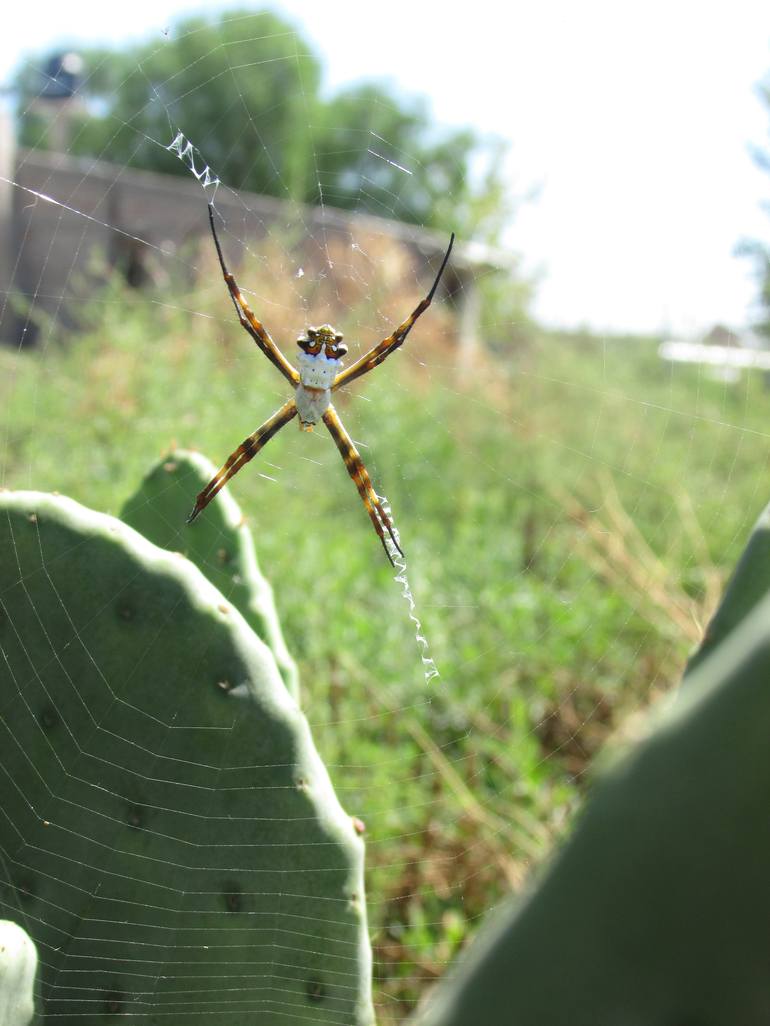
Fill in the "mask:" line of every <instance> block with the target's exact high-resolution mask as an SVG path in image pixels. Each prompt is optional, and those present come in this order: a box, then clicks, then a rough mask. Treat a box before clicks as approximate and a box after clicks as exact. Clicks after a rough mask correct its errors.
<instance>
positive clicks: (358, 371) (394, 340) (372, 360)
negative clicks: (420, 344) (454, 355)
mask: <svg viewBox="0 0 770 1026" xmlns="http://www.w3.org/2000/svg"><path fill="white" fill-rule="evenodd" d="M454 241H455V233H454V232H452V235H451V237H450V239H449V245H448V246H447V251H446V253H445V254H444V259H443V260H442V261H441V267H439V269H438V274H437V275H436V280H435V281H434V282H433V285H432V286H431V290H430V292H429V293H428V295H427V296H426V297H425V299H423V300H421V302H419V303H418V304H417V306H416V307H415V309H414V310H413V311H412V312H411V313H410V314H409V316H408V317H407V319H406V320H405V321H404V323H403V324H400V325H399V326H398V327H397V328H396V330H395V331H394V332H393V333H392V334H391V335H388V337H387V338H384V339H383V340H382V342H380V343H379V344H378V345H376V346H374V348H373V349H370V350H369V352H368V353H365V354H364V355H363V356H362V357H361V358H360V359H359V360H356V362H355V363H353V364H351V365H350V367H348V369H347V370H344V371H340V373H339V374H338V375H337V377H336V378H335V379H334V384H333V385H332V391H336V390H337V389H338V388H341V387H342V386H343V385H348V384H350V382H351V381H354V380H355V379H356V378H360V377H361V375H362V374H368V373H369V371H370V370H374V368H375V367H378V366H379V365H380V364H381V363H382V361H383V360H385V359H387V358H388V357H389V356H390V354H391V353H393V352H395V350H396V349H398V347H399V346H401V345H403V344H404V341H405V340H406V336H407V335H408V334H409V332H410V331H411V330H412V327H413V326H414V322H415V321H416V320H417V318H418V317H419V316H420V314H423V313H425V311H426V310H427V309H428V307H429V306H430V304H431V302H432V300H433V296H434V295H435V292H436V289H437V288H438V283H439V282H440V281H441V275H442V274H443V273H444V268H445V267H446V265H447V261H448V260H449V254H450V253H451V252H452V246H453V245H454Z"/></svg>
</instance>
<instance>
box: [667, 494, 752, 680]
mask: <svg viewBox="0 0 770 1026" xmlns="http://www.w3.org/2000/svg"><path fill="white" fill-rule="evenodd" d="M768 591H770V506H768V507H767V508H766V509H765V510H764V511H763V512H762V515H761V516H760V518H759V520H758V521H757V522H756V524H755V525H754V530H753V531H752V532H751V537H750V538H749V541H748V544H747V546H746V548H745V549H744V551H743V555H742V556H741V558H740V559H739V560H738V565H737V566H736V568H735V570H734V571H733V573H732V576H731V577H730V580H729V581H728V584H727V588H726V590H725V594H724V596H723V598H722V601H721V602H720V603H719V608H718V609H717V611H716V613H715V614H714V616H713V617H712V620H711V623H710V624H709V625H708V629H707V630H706V635H705V637H704V638H703V643H702V644H701V646H700V648H699V649H698V650H697V652H695V654H694V655H693V657H692V659H691V660H690V663H689V665H688V667H687V673H686V675H685V681H688V680H689V679H690V678H691V675H692V671H693V670H694V669H695V668H696V666H699V665H700V663H702V662H703V660H704V659H705V658H706V656H707V655H708V654H709V653H710V652H711V651H713V649H714V648H716V646H717V645H720V644H721V643H722V641H723V640H724V639H725V638H726V637H727V635H728V634H729V633H730V632H731V631H732V630H734V628H735V627H736V626H737V625H738V624H739V623H740V622H741V621H742V620H743V619H744V618H745V617H746V616H747V615H748V613H750V612H751V610H752V609H753V608H754V606H756V605H757V603H758V602H760V601H761V600H762V599H763V598H764V597H765V595H766V594H767V593H768Z"/></svg>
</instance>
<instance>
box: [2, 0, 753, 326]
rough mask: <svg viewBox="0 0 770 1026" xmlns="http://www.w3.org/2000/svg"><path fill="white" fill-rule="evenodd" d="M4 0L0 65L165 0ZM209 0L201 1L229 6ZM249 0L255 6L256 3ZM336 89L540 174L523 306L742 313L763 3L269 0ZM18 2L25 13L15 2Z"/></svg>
mask: <svg viewBox="0 0 770 1026" xmlns="http://www.w3.org/2000/svg"><path fill="white" fill-rule="evenodd" d="M36 6H37V11H35V10H34V9H33V11H32V12H30V9H29V8H25V7H24V6H23V5H18V4H14V5H11V6H10V7H9V8H8V10H7V11H6V12H5V13H4V15H3V22H4V24H3V32H2V34H1V35H0V82H3V81H7V80H8V78H9V76H10V73H11V71H12V69H13V68H14V67H15V66H16V64H17V63H18V61H19V59H20V58H21V56H22V55H24V54H28V53H40V52H41V51H43V50H46V49H47V48H49V47H51V48H53V47H55V46H57V45H60V44H63V43H67V44H72V43H73V42H77V41H79V40H81V41H84V42H86V41H87V42H93V41H126V40H128V39H129V38H146V37H147V36H152V35H156V36H157V38H158V39H159V40H160V38H161V36H160V33H161V32H162V30H163V29H165V28H167V27H168V25H169V24H170V23H171V22H172V21H173V20H174V19H175V17H176V16H178V15H179V14H180V13H188V12H190V11H194V10H200V9H201V5H199V4H194V3H192V4H188V3H184V2H182V0H131V2H130V3H126V4H111V5H109V8H108V5H106V4H104V3H103V2H102V0H99V2H98V3H97V2H95V0H92V2H89V0H67V2H66V3H65V2H61V0H59V2H57V3H53V2H52V0H45V2H44V3H42V4H38V5H36ZM243 6H244V4H242V3H241V4H239V3H238V2H236V0H227V2H222V0H208V2H207V3H206V4H205V11H207V12H208V13H211V12H212V11H215V10H223V9H233V8H237V7H241V8H243ZM261 6H262V5H261V4H256V5H254V9H259V8H260V7H261ZM270 6H271V7H272V9H273V10H275V11H277V12H278V13H281V14H284V15H288V16H289V17H290V18H292V19H293V20H294V21H295V22H296V23H297V25H298V27H299V28H300V29H301V30H302V31H303V32H304V34H305V35H306V36H307V37H308V38H309V39H310V41H311V42H312V43H313V44H314V46H315V48H316V49H317V51H318V53H319V55H320V57H321V59H322V60H323V62H324V65H325V71H326V85H327V88H328V89H333V88H335V87H337V86H339V85H341V84H343V83H346V82H350V81H354V80H357V79H360V78H363V77H376V78H379V79H383V78H387V79H389V80H390V81H392V82H394V83H396V84H397V86H398V87H399V88H400V89H401V90H403V91H404V92H406V93H421V94H424V95H425V96H427V97H428V99H429V101H430V103H431V105H432V110H433V113H434V114H435V117H436V119H437V120H438V121H439V122H443V123H447V124H470V125H474V126H476V127H478V128H479V129H481V130H483V131H487V132H493V133H495V134H498V135H500V136H503V137H504V138H506V139H509V140H510V141H511V143H512V159H511V179H512V182H513V183H514V185H515V187H516V189H517V190H518V191H520V192H523V191H525V190H526V189H528V188H530V187H532V186H540V192H539V198H538V199H537V200H536V201H535V202H533V203H531V204H528V205H527V207H526V208H525V209H524V210H523V211H522V212H521V213H520V215H519V217H518V220H517V222H516V226H515V230H514V232H513V234H512V238H511V244H512V246H513V247H514V248H515V249H516V250H517V251H519V252H520V253H521V254H522V255H523V256H524V258H525V261H526V265H527V266H528V267H529V268H530V269H535V268H542V270H543V272H544V276H543V280H542V283H541V285H540V287H539V290H538V299H537V303H536V311H535V312H536V313H537V314H538V315H539V316H540V317H541V318H542V319H543V320H545V321H546V322H548V323H552V324H563V325H570V326H577V325H580V324H587V325H590V326H591V327H593V328H595V329H598V330H602V329H607V330H612V329H616V330H625V329H628V330H657V329H660V328H664V329H667V330H671V331H673V332H678V333H691V332H693V331H696V330H698V329H700V328H703V327H707V326H709V325H710V324H712V323H713V322H715V321H722V322H725V323H727V324H729V325H732V326H735V327H740V326H741V325H744V324H745V323H746V322H747V321H748V320H749V319H750V316H751V311H750V304H751V302H752V300H753V298H754V296H755V293H756V287H755V284H754V282H753V280H752V276H751V275H752V270H751V264H750V262H749V261H746V260H739V259H738V258H736V257H735V256H734V255H733V250H734V247H735V245H736V244H737V242H738V241H739V240H740V239H741V238H744V237H761V238H764V239H765V240H770V218H768V217H767V215H766V214H764V213H763V212H762V210H761V209H760V203H761V202H762V201H763V200H770V176H766V175H763V174H762V173H760V172H759V171H758V170H757V169H756V168H755V167H754V165H753V163H752V160H751V158H750V156H749V153H748V146H749V145H750V144H752V143H753V144H755V145H767V146H768V148H770V136H769V134H768V126H769V125H770V115H768V112H767V111H766V109H765V108H764V107H763V105H762V104H761V103H760V101H759V100H758V98H757V96H756V91H755V87H756V85H757V83H758V82H759V81H760V80H761V79H762V78H763V77H764V76H765V75H767V74H768V72H770V3H767V0H732V2H731V3H730V4H729V5H728V4H727V3H720V4H707V3H704V2H703V0H700V2H690V0H647V2H646V3H645V4H638V3H630V2H621V0H614V2H608V0H583V2H581V3H574V2H567V0H521V2H519V3H517V4H513V5H511V6H510V8H509V10H508V11H507V12H506V13H501V10H502V5H501V4H500V3H499V0H494V2H493V0H476V2H475V3H473V4H470V5H453V6H452V7H450V6H448V5H444V4H439V3H437V2H435V0H434V2H432V3H424V4H420V3H417V2H414V0H411V2H406V0H387V2H385V3H382V4H374V3H368V4H365V3H361V2H360V0H359V2H358V3H353V2H350V0H348V2H343V0H323V2H319V0H281V2H276V3H273V4H271V5H270ZM30 13H32V16H31V17H30Z"/></svg>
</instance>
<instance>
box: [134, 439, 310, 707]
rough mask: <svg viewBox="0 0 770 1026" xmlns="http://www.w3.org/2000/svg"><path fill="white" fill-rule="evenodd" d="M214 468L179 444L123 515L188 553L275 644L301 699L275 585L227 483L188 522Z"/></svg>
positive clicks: (143, 530)
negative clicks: (265, 571) (262, 565)
mask: <svg viewBox="0 0 770 1026" xmlns="http://www.w3.org/2000/svg"><path fill="white" fill-rule="evenodd" d="M216 471H217V468H216V467H215V466H214V464H213V463H210V462H209V460H207V459H206V457H205V456H201V455H200V453H197V452H188V451H186V450H184V449H177V450H176V451H175V452H173V453H171V454H170V455H168V456H166V457H165V458H164V459H162V460H160V462H159V463H157V464H156V465H155V466H154V467H153V468H152V470H150V472H149V473H148V474H147V476H146V477H145V478H144V480H143V481H142V483H141V484H140V486H139V488H138V489H137V490H136V492H135V493H134V494H133V495H132V496H131V498H130V499H128V501H127V502H126V503H125V505H124V506H123V509H122V510H121V513H120V518H121V520H124V521H125V522H126V523H127V524H130V525H131V527H133V528H134V529H135V530H137V531H139V533H140V534H143V535H144V537H145V538H147V539H149V541H151V542H154V543H155V545H160V547H161V548H163V549H170V550H171V551H172V552H182V553H184V555H185V556H187V558H188V559H190V560H192V562H193V563H195V565H196V566H197V567H198V568H199V569H200V570H202V571H203V573H204V574H205V575H206V577H208V579H209V580H210V581H211V583H212V584H213V585H214V587H215V588H218V589H219V591H221V592H222V594H223V595H224V596H225V597H226V598H227V599H228V600H229V601H230V602H232V604H233V605H234V606H235V607H236V609H238V611H239V612H240V613H241V614H242V615H243V616H244V618H245V619H246V620H247V622H248V623H249V624H251V627H252V628H253V630H255V631H256V632H257V635H258V636H259V637H260V638H262V640H263V641H264V642H265V643H266V644H267V645H268V646H269V647H270V648H271V649H272V652H273V655H274V657H275V661H276V663H277V664H278V669H279V671H280V673H281V676H282V677H283V679H284V683H285V684H286V687H287V688H288V689H289V692H290V693H291V694H292V696H293V697H294V698H296V699H299V681H298V676H297V666H296V664H295V662H294V660H293V659H292V658H291V656H290V655H289V650H288V649H287V647H286V642H285V641H284V639H283V634H282V632H281V624H280V621H279V619H278V613H277V612H276V608H275V602H274V600H273V591H272V588H271V587H270V585H269V583H268V582H267V581H266V580H265V578H264V577H263V576H262V574H261V573H260V570H259V566H258V564H257V556H256V551H255V549H254V539H253V537H252V534H251V531H250V530H249V528H248V526H247V524H246V521H245V520H244V517H243V513H242V512H241V509H240V506H239V505H238V503H237V502H236V501H235V499H234V498H233V497H232V495H231V494H230V491H229V489H227V488H224V489H223V490H222V491H221V492H220V493H219V495H218V496H217V497H216V499H215V500H214V501H213V502H212V503H211V504H210V506H209V507H208V508H207V510H206V515H205V517H199V518H198V520H196V521H195V523H194V524H188V523H187V522H186V521H187V515H188V513H189V512H190V509H191V508H192V504H193V502H194V500H195V496H196V495H197V494H198V492H199V491H200V490H201V489H202V488H203V487H204V486H205V485H206V484H207V483H208V482H209V481H210V480H211V478H212V477H213V476H214V474H215V473H216Z"/></svg>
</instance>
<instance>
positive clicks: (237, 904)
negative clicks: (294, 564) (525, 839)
mask: <svg viewBox="0 0 770 1026" xmlns="http://www.w3.org/2000/svg"><path fill="white" fill-rule="evenodd" d="M0 568H2V577H1V578H0V649H1V653H0V655H1V658H0V767H1V768H2V776H1V777H0V779H2V792H1V793H2V808H1V811H2V815H0V854H1V855H2V858H1V859H0V915H3V916H4V917H5V918H8V919H12V920H14V921H16V922H17V923H19V924H20V925H21V926H23V928H24V929H25V930H26V931H27V932H28V933H29V935H30V936H31V937H32V939H33V940H34V942H35V944H36V946H37V950H38V955H39V959H40V970H39V972H40V985H41V1001H42V1013H43V1021H45V1022H46V1023H51V1024H60V1026H64V1024H67V1026H75V1024H78V1026H82V1024H84V1023H88V1024H89V1026H90V1024H93V1026H107V1024H114V1023H115V1022H117V1021H118V1020H121V1021H123V1020H127V1021H129V1022H132V1023H145V1024H150V1023H153V1024H163V1026H190V1024H191V1023H201V1024H209V1023H211V1024H214V1023H216V1024H223V1026H261V1024H271V1026H272V1024H274V1023H282V1024H286V1026H291V1024H300V1023H301V1024H302V1026H313V1024H316V1023H318V1024H323V1023H334V1024H335V1026H342V1024H351V1026H359V1024H369V1023H371V1022H372V1019H373V1016H372V1009H371V1002H370V996H369V985H370V979H369V978H370V948H369V943H368V939H367V932H366V921H365V906H364V895H363V883H362V878H363V846H362V843H361V839H360V838H359V837H358V836H357V835H356V832H355V830H354V827H353V824H352V821H351V819H350V818H349V817H348V816H347V815H346V814H345V813H344V812H343V810H342V808H341V807H340V805H339V803H338V801H337V799H336V796H335V794H334V792H333V790H332V787H331V784H330V781H329V778H328V775H327V773H326V771H325V769H324V767H323V765H322V763H321V761H320V759H319V757H318V755H317V753H316V751H315V749H314V747H313V743H312V740H311V738H310V734H309V732H308V727H307V723H306V721H305V719H304V717H303V715H302V714H301V712H300V710H299V709H298V707H297V705H296V703H295V702H294V701H293V699H292V698H291V696H290V695H289V693H288V691H287V690H286V688H285V686H284V684H283V682H282V680H281V677H280V675H279V673H278V670H277V668H276V665H275V660H274V659H273V656H272V654H271V652H270V650H269V649H268V647H267V646H266V645H265V644H264V643H263V642H262V641H260V640H259V639H258V638H257V637H256V635H255V634H254V632H253V631H252V630H251V628H250V627H249V626H248V624H247V623H246V621H245V620H244V619H243V617H242V616H241V615H240V614H239V613H238V612H237V611H236V609H235V608H234V607H233V606H232V605H231V604H230V603H228V602H226V601H225V600H224V599H223V597H222V595H221V594H220V593H219V592H218V591H217V590H216V589H215V588H214V587H213V586H212V585H211V584H210V583H209V582H208V581H207V580H206V578H205V577H204V576H203V575H202V574H201V573H200V571H199V570H198V569H197V568H196V567H194V566H193V565H192V563H190V562H189V561H188V560H186V559H184V558H183V557H182V556H179V555H175V554H173V553H171V552H167V551H165V550H163V549H159V548H156V547H155V546H154V545H152V544H151V543H150V542H148V541H147V540H146V539H144V538H143V537H142V536H141V535H139V534H138V533H136V532H135V531H133V530H132V529H131V528H130V527H128V526H126V525H125V524H124V523H122V522H121V521H119V520H115V519H113V518H112V517H108V516H104V515H102V514H98V513H94V512H92V511H90V510H88V509H85V508H84V507H82V506H80V505H78V504H77V503H75V502H73V501H71V500H68V499H64V498H60V497H55V496H49V495H42V494H39V493H34V492H17V493H11V492H6V493H1V494H0Z"/></svg>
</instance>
